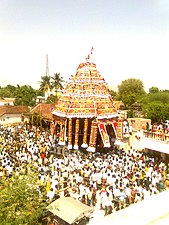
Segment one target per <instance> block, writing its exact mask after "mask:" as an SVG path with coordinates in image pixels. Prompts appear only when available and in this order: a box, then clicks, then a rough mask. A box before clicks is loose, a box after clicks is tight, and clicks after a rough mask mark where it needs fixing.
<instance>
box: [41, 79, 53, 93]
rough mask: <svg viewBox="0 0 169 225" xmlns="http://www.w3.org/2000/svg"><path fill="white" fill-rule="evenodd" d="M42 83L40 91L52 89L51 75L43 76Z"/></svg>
mask: <svg viewBox="0 0 169 225" xmlns="http://www.w3.org/2000/svg"><path fill="white" fill-rule="evenodd" d="M39 84H40V88H39V89H40V91H42V92H44V93H45V92H47V91H49V90H51V88H52V86H51V77H50V76H47V75H46V76H41V81H39Z"/></svg>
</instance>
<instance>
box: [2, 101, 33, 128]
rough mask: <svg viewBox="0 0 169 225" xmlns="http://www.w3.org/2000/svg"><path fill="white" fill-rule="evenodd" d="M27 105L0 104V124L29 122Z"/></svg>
mask: <svg viewBox="0 0 169 225" xmlns="http://www.w3.org/2000/svg"><path fill="white" fill-rule="evenodd" d="M29 111H30V109H29V107H28V106H11V105H6V106H0V124H2V125H8V124H19V123H25V122H29Z"/></svg>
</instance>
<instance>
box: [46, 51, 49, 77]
mask: <svg viewBox="0 0 169 225" xmlns="http://www.w3.org/2000/svg"><path fill="white" fill-rule="evenodd" d="M46 76H47V77H48V76H49V66H48V54H47V55H46Z"/></svg>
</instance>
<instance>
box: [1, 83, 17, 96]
mask: <svg viewBox="0 0 169 225" xmlns="http://www.w3.org/2000/svg"><path fill="white" fill-rule="evenodd" d="M15 91H16V87H15V86H12V85H10V84H8V85H7V86H6V87H0V97H1V98H14V97H15Z"/></svg>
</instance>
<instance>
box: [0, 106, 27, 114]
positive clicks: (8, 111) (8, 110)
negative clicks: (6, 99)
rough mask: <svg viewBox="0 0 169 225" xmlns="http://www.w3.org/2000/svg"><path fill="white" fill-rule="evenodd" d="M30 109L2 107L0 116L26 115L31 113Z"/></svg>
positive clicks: (24, 107) (25, 107)
mask: <svg viewBox="0 0 169 225" xmlns="http://www.w3.org/2000/svg"><path fill="white" fill-rule="evenodd" d="M29 111H30V109H29V107H28V106H13V105H6V106H0V116H2V115H4V114H21V113H23V114H25V113H29Z"/></svg>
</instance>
